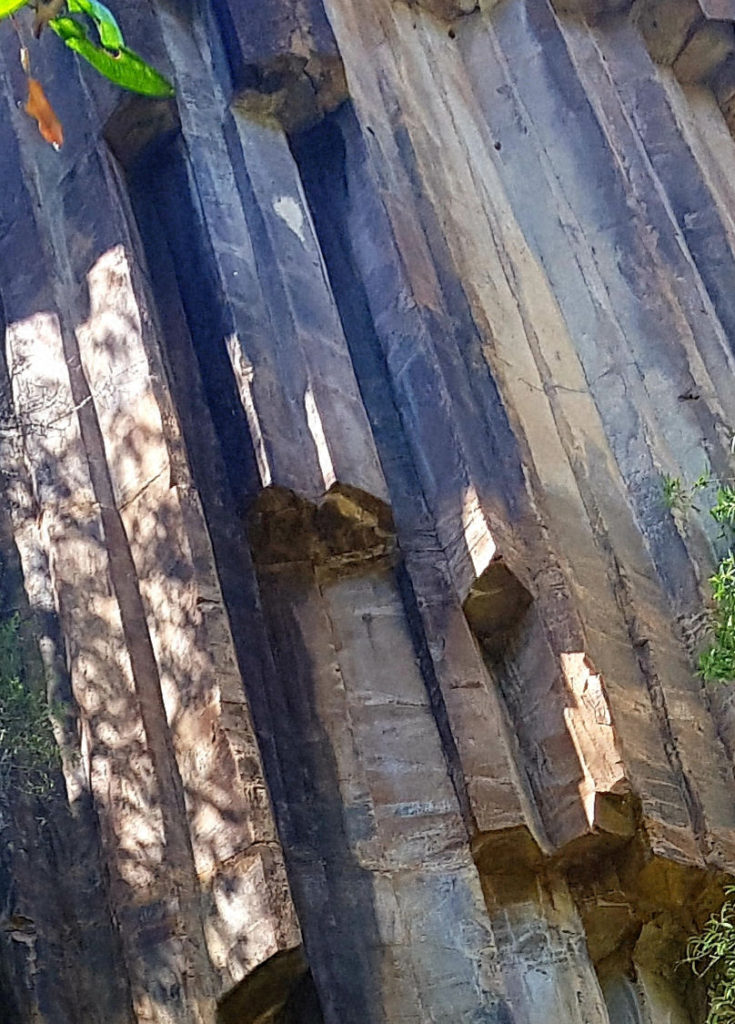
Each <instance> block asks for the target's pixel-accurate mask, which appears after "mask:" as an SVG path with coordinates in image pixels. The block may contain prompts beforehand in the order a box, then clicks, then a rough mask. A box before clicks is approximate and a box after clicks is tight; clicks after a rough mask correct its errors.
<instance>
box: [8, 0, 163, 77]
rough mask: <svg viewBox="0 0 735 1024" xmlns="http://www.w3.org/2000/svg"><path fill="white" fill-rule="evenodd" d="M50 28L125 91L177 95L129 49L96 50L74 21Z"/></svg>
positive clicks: (62, 19) (54, 23)
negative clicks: (114, 50)
mask: <svg viewBox="0 0 735 1024" xmlns="http://www.w3.org/2000/svg"><path fill="white" fill-rule="evenodd" d="M0 2H1V0H0ZM79 2H82V0H79ZM49 26H50V27H51V28H52V29H53V30H54V32H55V33H56V35H57V36H59V37H60V38H61V39H63V40H64V42H65V43H66V45H67V46H68V47H69V49H70V50H74V51H75V53H78V54H79V56H80V57H84V59H85V60H86V61H88V62H89V63H90V64H91V65H92V67H93V68H95V69H96V70H97V71H99V73H100V74H101V75H104V77H105V78H107V79H109V81H110V82H113V83H114V84H115V85H119V86H120V87H121V88H122V89H129V90H130V91H131V92H139V93H142V94H143V95H144V96H160V97H169V96H173V95H174V88H173V86H172V85H171V83H170V82H168V81H167V80H166V79H165V78H164V77H163V75H160V74H159V73H158V72H157V71H156V70H155V69H154V68H152V67H151V66H150V64H146V62H145V61H144V60H143V58H142V57H139V56H138V54H137V53H134V52H133V51H132V50H129V49H128V48H127V46H119V47H118V49H117V52H116V53H110V52H109V51H108V50H105V49H103V48H102V47H99V46H96V45H95V44H94V43H93V42H92V41H91V40H90V39H89V38H88V37H87V31H86V29H85V27H84V26H83V25H82V24H80V23H79V22H78V21H75V20H74V18H67V17H59V18H54V19H53V20H52V21H50V22H49Z"/></svg>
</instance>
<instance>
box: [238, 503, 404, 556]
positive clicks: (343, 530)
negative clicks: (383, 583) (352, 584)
mask: <svg viewBox="0 0 735 1024" xmlns="http://www.w3.org/2000/svg"><path fill="white" fill-rule="evenodd" d="M250 541H251V544H252V547H253V554H254V557H255V561H256V562H257V563H258V564H259V565H260V566H272V565H285V564H292V563H304V562H309V563H311V564H313V565H314V566H316V567H319V568H320V569H323V570H326V571H327V572H330V573H334V574H336V575H342V574H345V573H350V572H353V571H355V570H356V569H357V568H359V567H360V566H364V565H365V564H366V563H370V562H374V561H376V560H379V559H383V558H386V557H389V556H390V555H391V554H392V553H393V552H394V550H395V537H394V532H393V520H392V517H391V512H390V509H389V508H388V507H387V505H385V504H384V503H383V502H382V501H380V500H379V499H378V498H374V497H373V496H372V495H370V494H367V493H365V492H364V491H360V490H358V488H356V487H348V486H346V485H344V484H338V483H337V484H334V485H333V486H332V487H331V488H330V489H329V491H328V492H327V493H326V494H325V495H324V498H323V499H322V500H321V501H320V502H314V503H313V502H309V501H306V500H305V499H304V498H301V497H299V495H297V494H295V493H294V492H293V491H288V490H286V489H285V488H283V487H268V488H266V489H265V490H264V491H262V493H261V495H260V498H259V499H258V501H257V502H256V504H255V506H254V508H253V510H252V512H251V514H250Z"/></svg>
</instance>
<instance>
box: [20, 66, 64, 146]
mask: <svg viewBox="0 0 735 1024" xmlns="http://www.w3.org/2000/svg"><path fill="white" fill-rule="evenodd" d="M25 111H26V114H28V115H29V116H30V117H35V119H36V121H38V130H39V132H40V133H41V135H42V136H43V138H44V139H45V140H46V142H50V143H51V145H52V146H53V147H54V149H60V148H61V146H62V145H63V142H64V130H63V129H62V127H61V121H59V119H58V117H57V116H56V114H55V113H54V110H53V107H52V106H51V104H50V103H49V101H48V100H47V99H46V93H45V92H44V91H43V86H42V85H41V83H40V82H39V81H38V80H37V79H35V78H29V79H28V102H27V103H26V106H25Z"/></svg>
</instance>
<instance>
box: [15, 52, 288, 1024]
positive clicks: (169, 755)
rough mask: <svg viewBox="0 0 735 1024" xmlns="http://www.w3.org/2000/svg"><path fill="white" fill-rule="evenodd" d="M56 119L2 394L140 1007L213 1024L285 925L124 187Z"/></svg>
mask: <svg viewBox="0 0 735 1024" xmlns="http://www.w3.org/2000/svg"><path fill="white" fill-rule="evenodd" d="M8 66H9V68H10V69H11V73H9V76H10V85H9V89H8V95H12V94H13V90H14V89H15V87H16V83H15V81H14V80H13V79H14V72H12V69H13V67H14V65H12V64H9V65H8ZM59 73H60V74H61V75H63V74H64V71H63V69H60V70H59ZM75 74H76V72H75V70H74V65H71V66H70V67H69V68H67V69H66V75H67V81H68V79H71V81H72V82H75V83H76V85H77V88H79V84H78V82H77V80H76V78H75ZM21 87H22V86H21ZM70 88H71V87H70ZM49 90H50V91H51V93H52V95H53V84H51V85H50V86H49ZM78 95H79V96H83V95H84V94H83V93H82V92H81V89H79V93H78ZM106 99H107V97H106V96H105V97H103V100H106ZM102 106H103V107H104V102H102ZM69 124H70V125H71V128H70V131H69V136H68V138H67V142H66V145H65V147H64V151H63V155H62V156H61V157H58V158H57V157H56V156H55V154H53V155H52V154H51V151H48V152H47V151H46V150H44V148H43V143H42V141H41V140H40V138H39V137H38V136H37V135H35V133H34V131H32V128H33V125H32V123H31V122H29V121H27V120H26V119H25V117H24V116H23V115H22V112H17V113H16V114H15V118H14V123H13V130H14V132H15V133H17V135H18V138H19V140H20V151H21V160H20V167H22V168H23V169H24V170H25V172H26V174H27V177H28V180H29V181H31V182H33V183H34V190H35V196H36V204H37V205H36V210H37V213H36V223H37V228H38V234H37V236H33V237H37V238H38V248H37V249H36V250H32V248H31V247H29V245H28V241H27V239H28V237H29V229H28V226H27V225H24V224H22V223H18V222H16V223H14V224H13V225H12V231H10V232H9V234H8V236H6V241H7V243H8V247H9V248H8V250H7V251H8V252H10V253H12V260H9V261H7V262H6V263H5V268H6V269H5V274H4V277H5V279H7V284H8V288H7V293H8V302H7V315H8V327H7V337H6V342H7V358H8V366H9V371H10V374H11V378H12V388H13V400H14V404H15V407H16V409H17V411H18V414H19V418H20V419H21V421H25V420H27V419H28V418H29V417H30V418H33V419H34V420H35V424H36V428H37V429H35V430H34V431H30V432H28V434H27V436H26V437H25V449H24V450H25V458H26V461H27V465H28V470H29V474H30V477H31V480H32V486H33V501H34V502H35V506H36V509H37V514H38V522H39V524H40V526H41V530H40V537H41V541H42V545H43V551H44V554H45V556H46V557H47V558H48V561H49V564H50V569H51V577H52V580H53V587H54V594H55V600H56V603H57V607H58V612H59V616H60V621H61V626H62V629H63V631H64V634H65V637H66V641H67V650H68V657H69V664H70V669H71V677H72V685H73V689H74V695H75V697H76V700H77V702H78V704H79V707H80V710H81V718H82V731H83V735H82V763H83V766H84V769H85V770H84V772H83V773H78V778H77V779H76V781H74V782H70V786H71V787H72V792H73V786H74V785H81V786H83V787H86V786H88V787H89V788H90V789H91V792H92V796H93V800H94V804H95V807H96V810H97V813H98V815H99V818H100V823H101V839H102V845H103V848H104V851H105V857H106V863H107V868H108V871H109V874H110V879H111V881H110V901H111V909H112V913H113V914H114V917H115V919H116V921H117V922H118V924H119V928H120V932H121V937H122V945H123V950H124V960H125V971H126V973H127V975H128V977H129V979H130V985H131V989H132V993H133V1004H134V1011H135V1014H136V1018H137V1020H139V1021H141V1022H143V1021H146V1022H154V1021H155V1022H156V1024H164V1022H165V1024H169V1022H170V1024H173V1022H176V1024H195V1022H196V1024H212V1022H213V1020H214V1016H215V1000H216V997H217V996H219V995H220V994H221V993H222V992H223V991H224V990H226V989H227V988H229V987H230V986H231V985H232V984H233V983H234V982H237V981H239V980H240V979H241V978H242V977H243V976H244V974H245V973H247V972H248V971H250V970H251V969H252V968H254V967H255V966H257V965H258V964H259V963H261V962H262V961H263V960H264V959H266V958H267V957H269V956H270V955H272V954H273V953H275V952H277V951H278V950H279V949H282V948H287V947H290V946H293V945H295V944H297V943H298V942H299V932H298V925H297V924H296V921H295V917H294V914H293V910H292V906H291V903H290V896H289V892H288V885H287V882H286V879H285V874H284V869H283V863H282V856H281V853H280V848H279V846H278V843H277V840H276V835H275V827H274V824H273V820H272V816H271V811H270V806H269V800H268V795H267V789H266V785H265V781H264V777H263V771H262V767H261V764H260V756H259V752H258V749H257V745H256V742H255V738H254V733H253V729H252V725H251V722H250V716H249V710H248V706H247V703H246V701H245V698H244V694H243V692H242V682H241V678H240V674H239V670H238V667H237V665H236V662H235V657H234V650H233V645H232V638H231V636H230V632H229V625H228V621H227V617H226V614H225V610H224V607H223V602H222V597H221V593H220V589H219V584H218V580H217V574H216V570H215V567H214V561H213V556H212V551H211V546H210V542H209V537H208V533H207V528H206V524H205V522H204V518H203V515H202V511H201V507H200V502H199V498H198V495H197V493H196V491H195V490H194V488H193V486H192V483H191V478H190V475H189V471H188V463H187V458H186V455H185V453H184V451H183V447H182V443H181V440H180V436H179V431H178V425H177V420H176V416H175V414H174V412H173V409H172V407H171V403H170V399H169V397H168V391H167V387H166V383H165V377H166V374H165V371H164V369H163V364H162V361H161V355H160V351H159V348H158V337H157V333H156V329H155V326H154V324H155V314H152V313H151V309H150V303H149V299H148V296H147V293H146V286H145V283H144V277H143V275H142V274H141V271H140V268H139V263H138V260H139V253H138V252H137V236H135V235H134V233H131V230H130V219H129V207H128V202H127V198H126V196H125V193H124V189H123V187H122V182H121V178H120V176H119V174H118V172H117V170H116V168H115V167H114V163H113V161H112V159H111V157H110V155H109V153H108V152H107V149H106V146H105V144H104V142H103V141H101V140H100V139H99V133H100V130H101V122H100V118H99V114H98V112H97V111H96V110H95V109H93V108H92V109H89V108H85V107H84V105H83V104H82V105H81V108H80V109H77V110H76V111H75V117H74V118H73V119H72V118H70V119H69ZM90 138H91V139H92V143H91V145H90ZM18 170H19V173H20V168H19V169H18ZM8 198H9V201H10V195H9V196H8ZM42 254H43V255H42ZM39 275H40V278H41V280H42V281H44V284H45V287H44V288H43V290H39V291H38V292H34V293H31V292H30V291H29V290H27V289H28V288H30V283H31V282H36V280H37V279H38V278H39ZM24 288H26V290H24ZM19 543H20V544H21V549H22V550H21V553H22V555H23V556H24V558H25V563H26V564H25V565H24V571H26V572H30V570H31V568H32V566H31V560H32V557H33V552H32V551H31V550H30V549H29V547H28V546H27V545H26V546H25V547H24V546H23V538H19ZM233 708H236V709H237V713H236V714H233ZM235 723H236V725H235ZM233 725H234V728H233Z"/></svg>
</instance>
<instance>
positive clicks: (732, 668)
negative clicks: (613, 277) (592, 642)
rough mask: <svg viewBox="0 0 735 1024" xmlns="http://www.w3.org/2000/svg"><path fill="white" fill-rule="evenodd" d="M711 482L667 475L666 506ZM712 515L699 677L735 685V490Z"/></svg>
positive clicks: (677, 504)
mask: <svg viewBox="0 0 735 1024" xmlns="http://www.w3.org/2000/svg"><path fill="white" fill-rule="evenodd" d="M711 483H712V478H711V475H710V474H709V473H708V472H705V473H702V475H701V476H700V477H698V478H697V480H695V481H694V483H693V484H691V485H690V486H687V485H685V484H684V483H683V482H682V480H681V479H680V478H679V477H673V476H668V475H665V476H664V477H663V478H662V490H663V500H664V504H665V505H666V507H667V508H668V509H669V510H670V511H671V512H672V513H673V514H674V515H675V516H676V515H686V513H688V512H689V510H690V509H692V508H693V509H695V510H696V511H700V510H699V509H698V508H697V506H696V505H695V504H694V497H695V495H696V494H697V493H698V492H700V491H703V490H705V489H706V488H707V487H709V486H710V484H711ZM709 514H710V515H711V517H712V518H713V519H714V521H715V522H716V523H717V524H718V525H719V527H720V533H721V537H722V538H723V539H724V540H725V542H726V545H727V550H726V552H725V554H724V555H723V557H722V558H721V559H720V561H719V564H718V566H717V569H716V571H715V573H714V575H712V576H710V578H709V584H710V587H711V588H712V600H713V603H714V615H713V620H712V633H713V639H712V643H711V644H710V646H709V647H708V648H707V650H706V651H704V652H703V653H702V654H701V655H700V657H699V674H700V675H701V676H702V678H703V679H704V680H706V681H707V682H731V681H733V680H735V488H734V487H732V486H730V485H729V484H724V485H722V486H720V487H718V488H717V492H716V496H715V501H714V504H713V505H712V506H711V507H710V509H709ZM723 1019H724V1018H723ZM733 1019H734V1020H735V1018H733Z"/></svg>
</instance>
